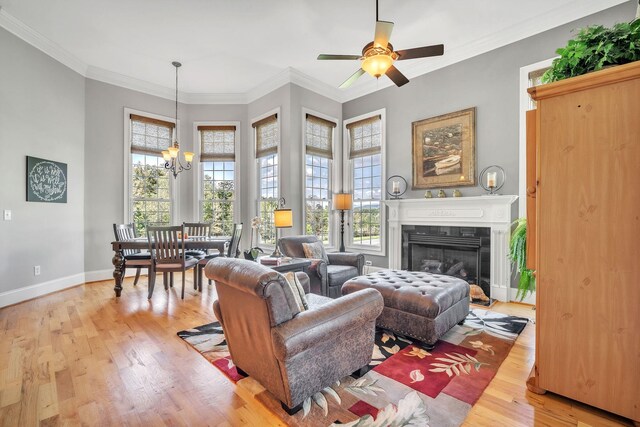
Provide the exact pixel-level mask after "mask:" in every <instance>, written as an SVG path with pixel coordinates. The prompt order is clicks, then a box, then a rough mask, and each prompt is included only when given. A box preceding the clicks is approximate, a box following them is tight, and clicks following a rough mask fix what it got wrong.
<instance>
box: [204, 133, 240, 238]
mask: <svg viewBox="0 0 640 427" xmlns="http://www.w3.org/2000/svg"><path fill="white" fill-rule="evenodd" d="M198 132H199V134H200V179H201V185H200V218H201V220H202V221H203V222H209V223H211V233H212V234H213V235H214V236H230V235H231V234H232V233H233V223H234V211H235V200H236V183H235V165H236V163H235V158H236V127H235V126H198Z"/></svg>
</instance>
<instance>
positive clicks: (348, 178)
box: [342, 108, 387, 256]
mask: <svg viewBox="0 0 640 427" xmlns="http://www.w3.org/2000/svg"><path fill="white" fill-rule="evenodd" d="M376 115H379V116H380V126H381V133H382V145H381V147H380V163H381V164H380V166H381V177H380V184H381V188H380V190H381V191H380V249H375V248H372V247H371V246H368V245H357V244H355V243H353V226H352V224H353V210H350V211H349V213H348V215H346V218H345V225H344V234H345V236H344V240H345V249H346V250H347V252H359V253H362V254H365V255H376V256H386V254H387V209H386V204H385V203H384V201H385V200H386V196H387V194H386V191H385V184H386V182H387V171H386V169H387V168H386V165H387V150H386V146H387V110H386V108H382V109H380V110H375V111H371V112H369V113H366V114H362V115H359V116H356V117H351V118H349V119H346V120H344V121H343V124H342V135H343V136H342V141H344V143H343V144H342V145H343V147H342V156H343V176H344V180H343V181H344V182H343V188H344V190H345V191H347V192H349V193H351V194H353V167H352V163H351V160H350V159H349V148H350V147H351V137H350V135H349V130H348V129H347V125H349V124H350V123H353V122H357V121H360V120H364V119H367V118H369V117H373V116H376ZM354 204H355V200H354Z"/></svg>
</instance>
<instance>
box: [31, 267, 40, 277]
mask: <svg viewBox="0 0 640 427" xmlns="http://www.w3.org/2000/svg"><path fill="white" fill-rule="evenodd" d="M33 275H34V276H39V275H40V266H39V265H35V266H33Z"/></svg>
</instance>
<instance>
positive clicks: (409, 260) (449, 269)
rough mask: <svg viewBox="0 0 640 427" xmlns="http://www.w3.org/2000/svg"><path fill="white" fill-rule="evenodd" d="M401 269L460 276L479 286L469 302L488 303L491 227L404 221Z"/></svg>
mask: <svg viewBox="0 0 640 427" xmlns="http://www.w3.org/2000/svg"><path fill="white" fill-rule="evenodd" d="M402 269H406V270H410V271H426V272H429V273H435V274H444V275H448V276H453V277H458V278H460V279H463V280H465V281H467V282H468V283H469V284H470V285H477V286H479V287H480V288H481V289H482V292H479V290H478V289H477V288H475V289H473V290H472V295H473V296H477V298H474V299H473V300H472V302H474V303H476V304H483V305H490V303H491V300H490V299H489V295H490V293H491V277H490V275H491V229H490V228H488V227H454V226H430V225H424V226H421V225H403V226H402ZM483 294H484V295H483Z"/></svg>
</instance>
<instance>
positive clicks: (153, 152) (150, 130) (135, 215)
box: [129, 114, 175, 236]
mask: <svg viewBox="0 0 640 427" xmlns="http://www.w3.org/2000/svg"><path fill="white" fill-rule="evenodd" d="M129 119H130V133H131V134H130V147H131V157H130V158H131V165H130V168H129V170H130V177H129V182H130V183H131V188H130V192H129V194H130V195H131V197H130V207H129V212H131V218H130V220H131V221H132V222H133V223H134V224H135V227H136V232H137V234H138V235H140V236H144V235H146V232H147V227H148V226H150V225H151V226H156V225H170V224H171V212H172V211H173V203H174V201H173V195H172V188H171V181H170V173H169V171H168V170H167V169H165V168H164V163H165V162H164V159H163V158H162V150H166V149H167V148H169V146H171V139H172V135H173V132H174V129H175V124H174V123H172V122H167V121H163V120H157V119H152V118H150V117H144V116H139V115H135V114H131V115H130V117H129Z"/></svg>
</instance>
